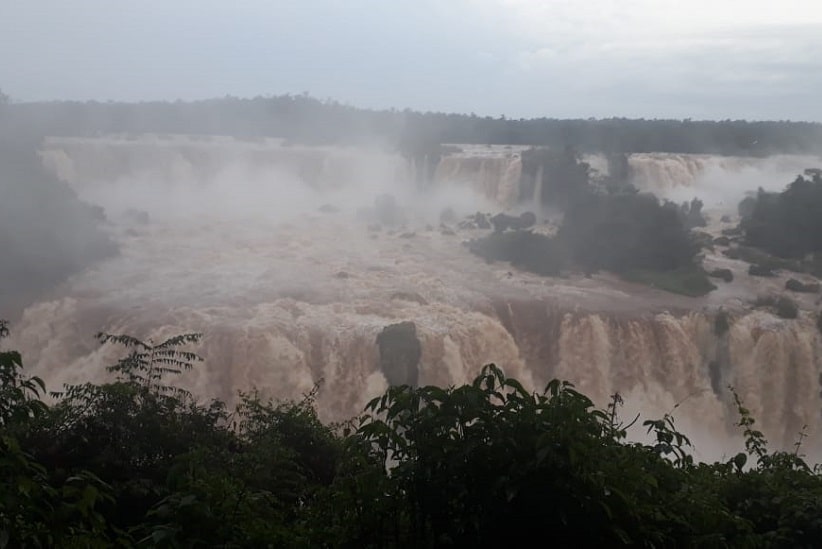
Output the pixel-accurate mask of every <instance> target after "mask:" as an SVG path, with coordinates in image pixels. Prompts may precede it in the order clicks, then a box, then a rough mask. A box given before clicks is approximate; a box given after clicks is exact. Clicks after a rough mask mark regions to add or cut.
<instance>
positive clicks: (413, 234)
mask: <svg viewBox="0 0 822 549" xmlns="http://www.w3.org/2000/svg"><path fill="white" fill-rule="evenodd" d="M415 236H417V233H414V232H410V233H402V234H401V235H400V238H414V237H415Z"/></svg>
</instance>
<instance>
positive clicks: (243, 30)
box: [0, 0, 822, 121]
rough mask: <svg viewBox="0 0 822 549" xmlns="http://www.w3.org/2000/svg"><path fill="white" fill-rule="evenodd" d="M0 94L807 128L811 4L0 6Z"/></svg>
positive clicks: (821, 53)
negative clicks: (232, 100)
mask: <svg viewBox="0 0 822 549" xmlns="http://www.w3.org/2000/svg"><path fill="white" fill-rule="evenodd" d="M0 90H2V91H3V92H5V93H6V94H8V95H9V96H11V98H12V99H13V100H15V101H34V100H51V99H70V100H89V99H95V100H101V101H105V100H115V101H117V100H125V101H139V100H156V99H166V100H177V99H182V100H190V99H204V98H213V97H222V96H225V95H233V96H237V97H254V96H258V95H279V94H285V93H302V92H308V93H309V94H310V95H312V96H314V97H317V98H320V99H326V98H330V99H334V100H337V101H340V102H343V103H347V104H351V105H355V106H359V107H369V108H398V109H403V108H406V107H408V108H413V109H417V110H423V111H428V110H431V111H445V112H460V113H470V112H474V113H476V114H479V115H483V116H486V115H488V116H495V117H496V116H501V115H504V116H507V117H508V118H531V117H542V116H548V117H557V118H588V117H596V118H604V117H612V116H617V117H630V118H692V119H719V120H724V119H728V118H730V119H752V120H763V119H768V120H810V121H822V101H820V98H821V97H822V0H774V1H772V0H744V1H741V0H740V1H738V0H687V1H673V0H294V1H283V0H231V1H228V0H225V1H215V0H139V1H137V0H134V1H131V2H112V1H111V0H25V1H22V0H0Z"/></svg>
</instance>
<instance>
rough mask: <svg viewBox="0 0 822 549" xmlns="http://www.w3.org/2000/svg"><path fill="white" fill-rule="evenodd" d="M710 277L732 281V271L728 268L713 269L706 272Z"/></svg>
mask: <svg viewBox="0 0 822 549" xmlns="http://www.w3.org/2000/svg"><path fill="white" fill-rule="evenodd" d="M708 276H710V277H712V278H719V279H721V280H724V281H725V282H733V279H734V273H733V272H732V271H731V270H730V269H714V270H713V271H711V272H709V273H708Z"/></svg>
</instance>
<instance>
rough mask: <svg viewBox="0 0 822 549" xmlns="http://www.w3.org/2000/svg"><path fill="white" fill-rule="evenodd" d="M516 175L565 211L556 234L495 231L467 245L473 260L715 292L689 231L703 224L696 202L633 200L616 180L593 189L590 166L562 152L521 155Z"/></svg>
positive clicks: (570, 151) (544, 200)
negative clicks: (534, 179) (532, 179)
mask: <svg viewBox="0 0 822 549" xmlns="http://www.w3.org/2000/svg"><path fill="white" fill-rule="evenodd" d="M523 174H527V175H528V176H531V174H535V175H541V176H542V177H543V180H542V185H541V188H540V190H541V195H540V196H539V197H538V198H539V199H540V201H541V202H542V203H543V204H544V205H546V206H549V207H556V208H559V209H561V210H562V211H563V212H564V215H563V220H562V224H561V226H560V228H559V231H558V233H557V235H556V236H547V235H543V234H537V233H534V232H532V231H529V230H517V231H513V232H501V231H495V232H494V233H492V234H490V235H488V236H486V237H484V238H480V239H477V240H474V241H472V242H470V243H469V244H468V247H469V249H470V250H471V251H472V252H474V253H475V254H477V255H479V256H481V257H483V258H485V259H486V260H488V261H509V262H510V263H511V264H512V265H513V266H515V267H518V268H521V269H524V270H527V271H530V272H533V273H536V274H540V275H544V276H556V275H559V274H561V273H562V272H563V271H565V270H571V269H576V270H581V271H584V272H586V273H589V274H590V273H594V272H597V271H600V270H606V271H610V272H613V273H616V274H619V275H621V276H623V277H624V278H626V279H629V280H632V281H636V282H642V283H645V284H649V285H654V286H657V287H659V288H662V289H665V290H669V291H673V292H677V293H682V294H686V295H703V294H705V293H707V292H709V291H711V290H713V289H714V288H715V286H713V285H712V284H711V283H710V281H709V280H708V277H707V275H706V273H705V272H704V271H703V270H702V268H701V266H700V262H699V258H698V253H699V251H700V245H699V243H698V242H697V239H696V237H695V235H694V234H692V233H691V232H690V229H691V228H694V227H698V226H703V225H705V219H704V218H703V216H702V203H701V202H700V201H699V200H696V199H694V200H693V201H691V202H690V203H685V204H683V205H681V206H677V205H676V204H673V203H671V202H660V201H659V200H658V199H657V198H656V197H655V196H654V195H652V194H644V193H638V192H637V191H636V189H633V188H632V187H631V186H630V184H629V183H628V182H627V181H626V180H624V179H621V178H614V177H612V178H611V179H609V180H607V181H601V182H596V183H595V182H592V181H591V177H590V167H589V166H588V164H586V163H585V162H583V161H582V160H581V158H580V155H579V154H578V153H577V152H576V151H574V150H573V149H572V148H569V147H566V148H565V149H564V150H562V151H551V150H546V149H531V150H528V151H525V153H523ZM526 192H527V191H526Z"/></svg>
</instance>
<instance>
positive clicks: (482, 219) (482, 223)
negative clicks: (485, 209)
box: [474, 212, 491, 229]
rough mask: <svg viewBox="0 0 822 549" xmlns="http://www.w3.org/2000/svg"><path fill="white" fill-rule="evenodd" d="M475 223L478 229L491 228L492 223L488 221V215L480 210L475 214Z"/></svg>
mask: <svg viewBox="0 0 822 549" xmlns="http://www.w3.org/2000/svg"><path fill="white" fill-rule="evenodd" d="M474 224H475V225H476V226H477V228H478V229H490V228H491V224H490V223H489V222H488V217H487V216H486V215H485V214H483V213H480V212H477V213H476V214H474Z"/></svg>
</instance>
